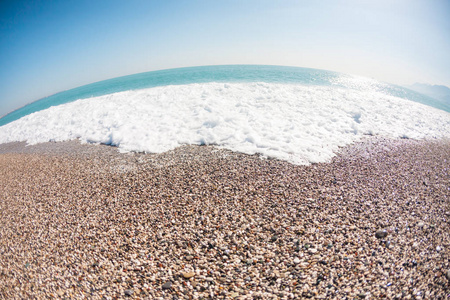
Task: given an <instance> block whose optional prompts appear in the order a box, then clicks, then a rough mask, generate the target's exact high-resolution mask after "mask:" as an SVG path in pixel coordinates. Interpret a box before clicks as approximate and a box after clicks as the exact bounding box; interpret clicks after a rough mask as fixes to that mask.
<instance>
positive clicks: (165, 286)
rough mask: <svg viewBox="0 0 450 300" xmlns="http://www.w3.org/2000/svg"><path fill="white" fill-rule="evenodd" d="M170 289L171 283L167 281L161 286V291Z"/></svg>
mask: <svg viewBox="0 0 450 300" xmlns="http://www.w3.org/2000/svg"><path fill="white" fill-rule="evenodd" d="M171 288H172V281H167V282H166V283H164V284H163V286H162V289H163V290H168V289H171Z"/></svg>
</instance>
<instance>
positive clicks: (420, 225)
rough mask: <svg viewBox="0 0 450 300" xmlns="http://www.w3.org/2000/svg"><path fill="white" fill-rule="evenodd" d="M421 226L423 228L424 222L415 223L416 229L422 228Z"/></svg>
mask: <svg viewBox="0 0 450 300" xmlns="http://www.w3.org/2000/svg"><path fill="white" fill-rule="evenodd" d="M423 226H425V223H424V222H419V223H417V227H419V228H423Z"/></svg>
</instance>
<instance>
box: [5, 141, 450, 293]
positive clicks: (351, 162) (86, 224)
mask: <svg viewBox="0 0 450 300" xmlns="http://www.w3.org/2000/svg"><path fill="white" fill-rule="evenodd" d="M449 170H450V141H448V140H444V141H442V140H441V141H412V140H384V139H380V138H378V139H368V140H367V141H365V142H363V143H358V144H355V145H352V146H349V147H347V148H344V149H342V151H341V153H340V155H338V156H336V157H335V158H334V159H333V161H332V162H331V163H321V164H313V165H311V166H294V165H291V164H289V163H287V162H283V161H278V160H272V159H262V158H261V157H259V156H257V155H252V156H249V155H244V154H239V153H233V152H231V151H227V150H219V149H217V148H214V147H210V146H184V147H180V148H177V149H175V150H173V151H170V152H167V153H164V154H158V155H155V154H143V153H124V154H121V153H118V151H117V149H115V148H112V147H107V146H102V145H98V146H95V145H81V144H79V143H78V142H76V141H75V142H63V143H46V144H40V145H36V146H27V147H25V146H24V144H23V143H11V144H3V145H0V298H2V299H24V298H39V299H40V298H51V297H55V298H61V299H62V298H70V299H84V298H86V299H103V298H104V299H115V298H130V299H132V298H135V299H137V298H141V299H202V298H203V299H233V298H236V299H294V298H295V299H303V298H305V299H306V298H312V299H355V298H356V299H379V298H383V297H384V298H387V299H395V298H397V299H448V297H450V197H449V196H450V190H449V187H450V174H449Z"/></svg>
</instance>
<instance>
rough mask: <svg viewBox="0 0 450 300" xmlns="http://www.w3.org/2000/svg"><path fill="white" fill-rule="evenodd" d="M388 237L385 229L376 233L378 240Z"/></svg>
mask: <svg viewBox="0 0 450 300" xmlns="http://www.w3.org/2000/svg"><path fill="white" fill-rule="evenodd" d="M387 235H388V232H387V231H386V230H385V229H382V230H378V231H377V232H376V233H375V237H376V238H377V239H383V238H385V237H387Z"/></svg>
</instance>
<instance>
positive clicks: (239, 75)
mask: <svg viewBox="0 0 450 300" xmlns="http://www.w3.org/2000/svg"><path fill="white" fill-rule="evenodd" d="M208 82H231V83H233V82H246V83H248V82H265V83H298V84H302V85H312V86H333V87H343V88H350V89H354V90H361V91H365V90H367V89H370V90H371V91H374V92H382V93H384V94H387V95H392V96H396V97H399V98H404V99H408V100H412V101H416V102H419V103H422V104H426V105H429V106H433V107H435V108H439V109H442V110H445V111H447V112H450V107H449V106H447V105H445V104H442V103H440V102H439V101H436V100H435V99H432V98H430V97H427V96H424V95H421V94H419V93H416V92H414V91H411V90H408V89H405V88H402V87H400V86H396V85H391V84H387V83H382V82H378V81H375V80H371V79H363V80H359V77H356V76H352V75H346V74H342V73H337V72H331V71H325V70H317V69H308V68H299V67H285V66H264V65H224V66H203V67H189V68H178V69H168V70H161V71H152V72H146V73H139V74H134V75H128V76H123V77H117V78H113V79H108V80H104V81H99V82H95V83H92V84H88V85H84V86H81V87H77V88H74V89H71V90H67V91H63V92H60V93H57V94H54V95H52V96H48V97H46V98H43V99H40V100H37V101H35V102H33V103H30V104H28V105H26V106H24V107H22V108H19V109H17V110H15V111H13V112H11V113H9V114H7V115H5V116H3V117H2V118H1V119H0V126H2V125H5V124H8V123H10V122H12V121H15V120H18V119H20V118H22V117H24V116H26V115H29V114H31V113H34V112H37V111H41V110H44V109H47V108H49V107H51V106H56V105H60V104H64V103H68V102H72V101H75V100H78V99H85V98H91V97H98V96H102V95H107V94H112V93H117V92H122V91H128V90H139V89H145V88H151V87H158V86H167V85H184V84H191V83H208Z"/></svg>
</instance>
